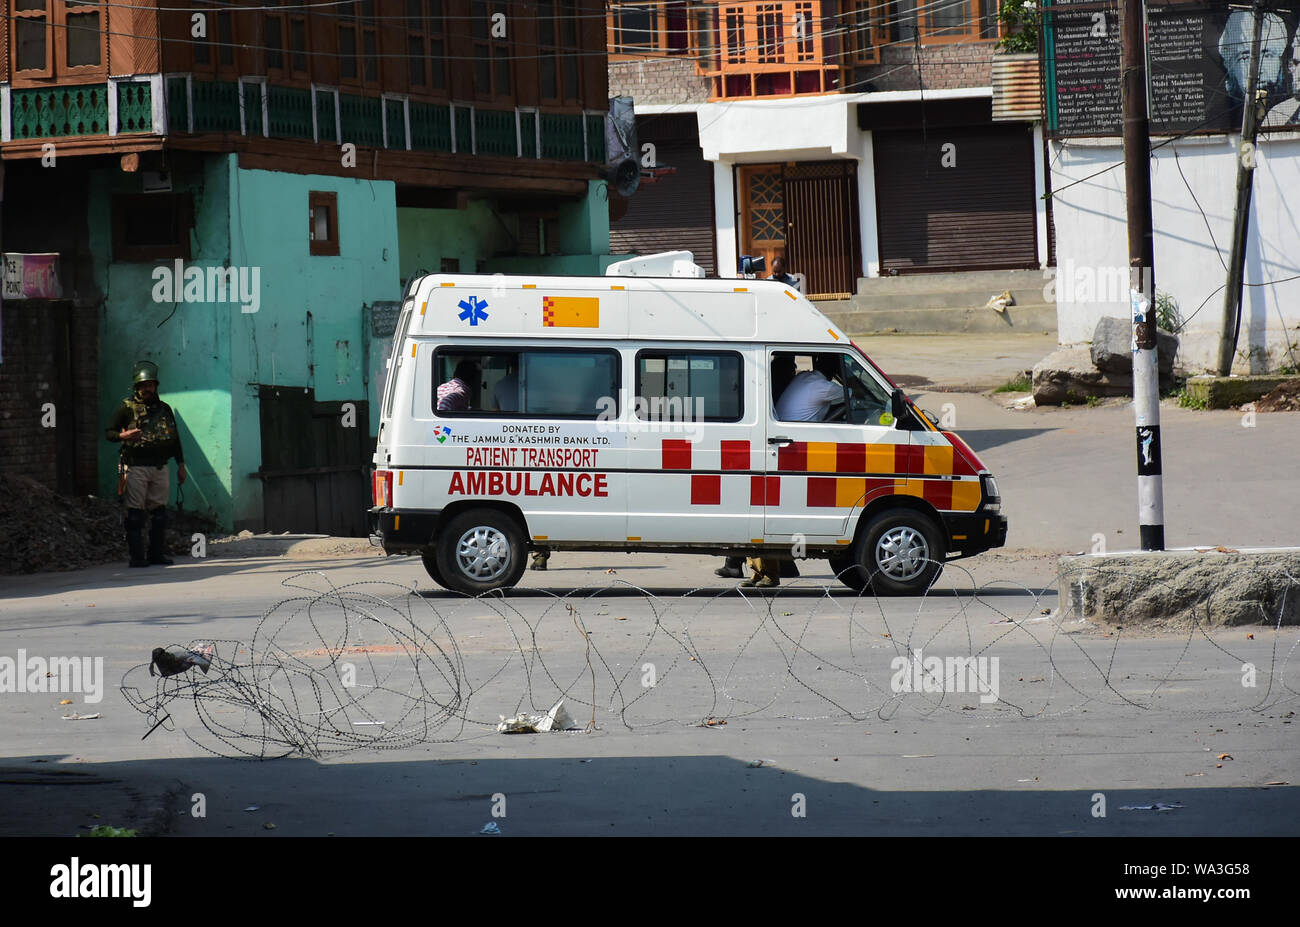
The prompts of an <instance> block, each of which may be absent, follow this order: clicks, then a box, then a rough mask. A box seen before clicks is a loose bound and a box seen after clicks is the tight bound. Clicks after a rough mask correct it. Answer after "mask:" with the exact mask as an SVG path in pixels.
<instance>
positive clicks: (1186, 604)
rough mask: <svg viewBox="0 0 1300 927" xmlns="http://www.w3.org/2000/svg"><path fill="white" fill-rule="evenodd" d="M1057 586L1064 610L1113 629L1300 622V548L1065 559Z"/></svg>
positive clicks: (1170, 552)
mask: <svg viewBox="0 0 1300 927" xmlns="http://www.w3.org/2000/svg"><path fill="white" fill-rule="evenodd" d="M1225 550H1226V548H1225ZM1057 582H1058V587H1059V590H1060V596H1061V608H1062V610H1063V613H1065V612H1066V611H1067V610H1068V612H1070V613H1073V615H1074V616H1075V617H1079V618H1089V619H1099V620H1102V621H1106V622H1109V623H1111V624H1118V625H1129V624H1142V625H1156V626H1176V627H1185V626H1187V625H1189V624H1193V623H1196V624H1200V625H1202V626H1208V627H1231V626H1236V625H1251V624H1255V625H1276V624H1278V622H1279V621H1280V622H1281V623H1282V624H1284V625H1296V624H1300V551H1297V552H1283V553H1246V554H1243V553H1238V552H1235V551H1233V552H1226V553H1221V552H1220V551H1219V550H1218V549H1212V550H1209V551H1206V552H1204V553H1201V552H1192V551H1168V552H1161V553H1143V554H1123V555H1110V556H1083V557H1062V558H1061V561H1060V568H1059V572H1058V578H1057Z"/></svg>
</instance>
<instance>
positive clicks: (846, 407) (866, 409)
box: [772, 352, 893, 425]
mask: <svg viewBox="0 0 1300 927" xmlns="http://www.w3.org/2000/svg"><path fill="white" fill-rule="evenodd" d="M787 359H788V360H787ZM778 363H784V364H785V365H786V366H785V368H784V369H787V370H788V369H789V364H791V363H793V364H794V366H795V367H796V368H797V369H798V370H799V372H798V373H795V374H794V375H793V378H792V379H790V380H789V386H787V387H785V389H784V390H782V391H779V392H778V386H779V385H780V383H781V382H782V380H781V377H782V376H783V375H784V374H779V373H778V371H777V364H778ZM772 384H773V397H774V399H775V405H774V409H773V417H774V418H776V419H777V420H779V421H783V422H848V423H850V424H854V425H863V424H870V425H889V424H891V423H892V422H893V417H892V416H891V415H889V414H888V413H889V409H890V398H889V394H888V393H887V392H886V391H885V390H884V389H883V388H882V387H881V386H880V384H878V383H877V382H876V381H875V379H874V378H872V377H871V376H870V375H869V374H868V373H867V371H866V370H865V369H864V368H863V367H862V366H861V365H860V364H859V363H858V362H857V361H856V360H855V359H854V358H853V357H851V356H849V355H847V354H841V353H838V352H825V353H820V354H803V355H793V354H774V355H773V359H772Z"/></svg>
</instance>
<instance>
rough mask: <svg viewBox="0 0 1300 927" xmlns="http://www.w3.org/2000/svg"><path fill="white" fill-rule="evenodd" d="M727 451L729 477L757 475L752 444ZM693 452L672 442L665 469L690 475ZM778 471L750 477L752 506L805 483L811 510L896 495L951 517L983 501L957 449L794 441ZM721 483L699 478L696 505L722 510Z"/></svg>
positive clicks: (666, 446) (777, 499)
mask: <svg viewBox="0 0 1300 927" xmlns="http://www.w3.org/2000/svg"><path fill="white" fill-rule="evenodd" d="M720 452H721V469H722V470H723V471H726V470H751V469H758V467H751V466H750V442H748V441H723V442H722V446H721V448H720ZM694 453H695V451H694V449H693V446H692V444H691V442H690V441H685V440H681V439H667V438H665V439H664V440H663V441H662V442H661V449H660V454H661V460H660V465H661V467H662V469H663V470H665V471H674V470H677V471H689V470H691V469H692V465H693V462H694ZM705 453H709V452H708V451H706V452H705ZM972 456H973V455H972ZM777 470H778V471H780V474H779V475H775V476H757V475H753V474H750V477H749V484H750V489H749V502H750V505H780V504H781V484H782V483H783V482H785V481H787V480H792V479H796V478H798V477H803V476H806V481H807V501H806V504H807V506H808V507H809V508H852V507H854V506H859V505H864V504H866V503H867V502H870V501H871V500H872V499H874V498H876V497H877V496H881V495H891V494H896V495H909V496H916V497H918V498H921V499H924V500H925V501H926V502H929V503H930V504H931V505H933V506H934V507H935V508H936V509H938V510H940V511H944V512H952V511H957V512H973V511H975V509H977V508H978V507H979V504H980V498H981V491H980V481H979V479H978V473H977V472H976V471H975V469H974V468H973V467H972V466H971V465H970V464H969V463H968V462H967V459H966V457H965V455H963V454H956V453H954V452H953V448H952V446H951V445H940V446H929V445H909V444H836V443H833V442H795V443H792V444H788V445H786V446H784V447H781V448H780V449H778V451H777ZM822 473H825V474H828V475H826V476H820V475H818V474H822ZM839 474H853V475H852V476H848V475H844V476H841V475H839ZM864 474H872V475H870V476H866V475H864ZM722 476H723V474H717V473H692V474H691V504H692V505H720V504H721V502H722ZM958 477H967V479H958Z"/></svg>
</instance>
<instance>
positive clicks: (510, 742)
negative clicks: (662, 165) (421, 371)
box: [0, 394, 1300, 836]
mask: <svg viewBox="0 0 1300 927" xmlns="http://www.w3.org/2000/svg"><path fill="white" fill-rule="evenodd" d="M943 403H952V410H951V412H952V414H953V415H954V416H955V418H956V422H955V427H956V429H957V430H958V431H959V432H960V433H961V434H962V435H963V436H964V437H966V438H967V439H968V440H969V441H970V443H971V444H972V445H973V446H974V447H975V449H976V450H977V451H978V452H979V453H981V454H982V455H983V456H984V459H985V461H986V463H988V464H989V466H990V467H991V468H992V469H993V470H994V472H995V473H996V474H997V476H998V478H999V482H1000V484H1001V486H1002V492H1003V495H1004V498H1005V500H1006V503H1005V504H1006V510H1007V512H1008V515H1009V517H1010V519H1011V536H1010V539H1009V549H1008V550H1006V551H1000V552H992V553H989V554H986V555H982V556H980V557H977V558H973V559H971V560H967V561H962V562H960V563H958V564H952V565H950V566H949V568H948V569H947V571H946V572H945V574H944V576H943V578H942V580H941V582H940V585H939V587H937V588H936V589H935V590H934V591H932V593H931V594H930V595H928V596H927V597H925V598H924V599H897V600H876V599H873V598H870V597H866V598H858V597H856V596H854V595H853V594H852V593H850V592H849V591H848V590H846V589H844V588H843V587H841V586H839V585H838V584H837V583H836V582H835V580H834V579H833V578H832V577H831V575H830V573H829V570H828V568H827V567H826V566H825V565H824V564H822V563H819V562H805V563H804V565H803V573H804V575H803V578H802V579H801V580H800V581H798V582H797V583H793V584H786V585H784V586H782V587H781V589H780V590H779V592H778V593H777V594H775V595H771V596H764V595H753V594H743V595H742V594H740V593H737V592H735V591H732V590H726V589H725V588H724V587H723V586H722V585H721V581H719V580H718V579H717V578H716V577H714V576H713V575H712V573H711V570H712V568H713V567H714V566H715V565H716V564H715V563H714V562H713V561H711V560H705V559H702V558H694V557H666V556H649V555H640V556H636V555H613V556H611V555H594V554H567V555H556V556H555V557H553V558H552V561H551V563H552V569H551V570H549V571H548V572H546V573H532V572H530V573H528V574H526V576H525V580H524V582H523V584H522V585H521V587H520V588H519V589H518V590H517V591H516V592H514V593H512V594H510V595H508V596H506V597H505V598H495V599H488V600H479V601H468V600H463V599H458V598H456V597H453V596H450V595H448V594H445V593H442V592H440V591H436V590H435V589H434V587H433V585H432V583H431V582H430V581H429V580H428V579H427V577H426V576H425V575H424V573H423V570H422V569H421V567H420V565H419V562H418V560H415V559H412V558H393V559H389V560H384V559H380V558H358V557H351V558H346V557H344V558H331V559H327V560H320V561H291V560H287V559H277V558H260V559H246V560H233V559H215V558H214V559H208V560H202V561H191V562H186V563H184V564H178V565H177V566H175V567H172V568H167V569H165V570H164V569H150V570H148V571H140V570H127V569H125V568H121V567H114V566H109V567H100V568H95V569H91V570H85V571H81V572H78V573H59V574H44V575H40V576H27V577H5V578H4V579H3V589H4V592H3V595H4V598H3V601H0V640H3V642H4V644H3V646H2V647H0V658H3V657H16V655H17V651H18V650H19V649H23V650H25V651H26V653H27V654H28V655H41V656H46V657H54V656H74V655H78V656H90V657H96V656H98V657H102V658H103V677H104V679H103V698H102V701H99V702H94V703H91V702H87V701H86V699H85V696H84V695H83V694H70V695H64V694H62V693H49V692H47V693H34V692H25V693H23V692H6V693H3V694H0V700H2V702H0V704H3V705H4V707H5V710H4V711H3V712H0V744H3V754H4V755H3V757H0V780H3V782H4V784H3V785H0V834H6V835H16V834H33V833H40V834H73V833H78V832H79V831H81V830H82V829H83V828H85V827H88V826H93V825H95V824H112V825H117V826H132V827H139V828H142V829H144V830H145V831H148V832H160V833H171V834H180V835H254V834H256V835H263V836H280V835H326V834H335V835H338V836H346V835H362V834H368V835H423V834H437V835H471V834H475V833H478V832H479V830H480V829H481V828H482V827H483V826H484V825H485V824H488V823H495V824H497V825H498V827H499V829H500V831H501V833H503V834H505V835H517V836H522V835H540V834H577V835H606V834H618V835H629V834H679V835H686V834H726V835H741V834H772V835H781V834H786V835H811V834H823V835H824V834H838V835H860V834H871V835H903V834H912V835H940V834H944V835H948V834H965V835H986V836H987V835H990V834H997V835H1028V834H1034V835H1047V836H1054V835H1109V836H1129V835H1135V836H1136V835H1166V836H1185V835H1200V836H1208V835H1218V836H1226V835H1266V834H1272V835H1281V834H1290V835H1294V834H1296V833H1300V797H1298V796H1300V790H1297V788H1296V786H1295V785H1294V784H1291V783H1292V782H1294V781H1295V780H1296V776H1297V772H1298V771H1300V738H1297V736H1296V734H1297V732H1296V723H1295V720H1294V713H1295V709H1296V703H1297V698H1296V695H1297V691H1298V690H1300V676H1298V669H1297V666H1296V662H1297V660H1298V659H1300V647H1297V643H1298V639H1300V631H1298V630H1297V629H1296V628H1294V627H1292V628H1283V629H1280V630H1273V629H1269V628H1251V629H1241V628H1238V629H1230V630H1225V631H1220V632H1214V633H1210V634H1202V633H1200V632H1198V631H1192V630H1188V631H1184V632H1170V631H1164V632H1160V633H1154V632H1143V631H1142V630H1141V629H1134V628H1124V629H1122V630H1119V631H1116V630H1114V629H1108V628H1097V627H1093V626H1090V625H1088V624H1085V623H1082V622H1079V621H1077V620H1075V618H1074V616H1072V615H1070V614H1068V611H1067V612H1065V613H1062V612H1061V610H1060V609H1058V603H1057V597H1056V593H1055V583H1054V566H1055V559H1054V558H1055V555H1056V554H1058V553H1062V552H1073V551H1076V550H1087V549H1089V548H1090V547H1091V546H1092V545H1093V543H1094V535H1096V534H1101V535H1103V536H1104V538H1105V539H1106V542H1107V544H1108V546H1109V547H1110V548H1111V549H1120V548H1122V547H1125V546H1132V544H1131V542H1129V541H1128V539H1130V538H1132V539H1134V540H1135V539H1136V523H1135V522H1136V499H1135V496H1136V493H1135V488H1136V480H1135V478H1134V476H1133V471H1134V465H1133V459H1132V458H1133V455H1134V438H1133V422H1132V414H1131V410H1129V409H1127V408H1124V407H1122V406H1114V407H1102V408H1096V409H1066V410H1036V411H1031V412H1012V411H1008V410H1006V409H1003V408H1001V407H1000V405H999V404H998V403H997V402H996V401H994V400H990V399H987V398H985V397H981V396H974V395H967V394H933V395H931V396H928V397H924V401H923V404H925V405H931V406H933V407H934V409H935V411H936V412H941V411H942V410H941V408H940V406H941V405H942V404H943ZM1164 437H1165V445H1166V450H1165V470H1166V510H1167V512H1168V513H1169V518H1168V521H1169V531H1168V538H1169V543H1170V546H1190V545H1195V544H1228V545H1231V546H1277V545H1285V544H1293V543H1294V538H1295V528H1294V513H1295V512H1296V511H1298V510H1300V506H1297V505H1296V500H1295V496H1296V489H1295V486H1294V482H1293V479H1292V474H1291V473H1290V472H1289V467H1288V466H1285V465H1283V464H1282V463H1281V462H1283V461H1286V460H1289V459H1290V458H1291V457H1292V456H1293V452H1292V450H1291V449H1293V448H1294V447H1295V446H1296V445H1297V439H1300V416H1294V415H1275V416H1266V415H1260V416H1259V417H1258V419H1257V421H1256V423H1255V425H1254V427H1253V428H1243V427H1242V425H1241V415H1240V414H1239V413H1190V412H1184V411H1181V410H1168V411H1167V414H1166V418H1165V436H1164ZM610 570H612V571H614V572H607V571H610ZM304 571H307V572H305V573H304ZM295 577H296V578H295ZM358 584H360V585H358ZM413 584H414V589H412V586H413ZM584 632H585V635H584ZM201 640H214V641H216V642H217V652H218V656H219V658H220V659H219V661H218V664H217V666H216V667H215V668H214V671H213V672H212V673H211V674H209V675H208V676H203V675H201V674H199V673H198V672H197V671H194V670H190V671H188V672H187V673H185V674H183V676H181V677H176V678H174V679H172V680H168V681H167V682H166V683H164V684H162V687H161V688H159V681H158V680H156V679H153V678H150V677H149V676H148V674H147V673H146V672H145V670H144V668H143V667H144V664H146V663H147V662H148V660H149V654H150V652H151V650H152V649H153V648H154V647H158V646H165V645H167V644H172V643H177V644H188V643H190V642H192V641H201ZM329 651H337V652H338V656H337V657H336V658H334V660H333V662H331V658H330V657H329V656H327V652H329ZM916 651H920V654H921V655H920V657H919V658H918V657H914V653H915V652H916ZM936 657H937V658H939V659H940V660H948V661H950V662H951V661H952V660H953V659H954V658H958V657H961V658H968V657H974V658H978V659H982V660H983V661H984V662H983V663H979V664H976V669H975V671H974V672H973V674H972V673H971V672H966V673H965V675H962V674H961V673H957V674H956V675H954V676H953V677H952V680H951V681H950V682H949V683H948V685H947V687H948V689H949V691H948V692H932V691H926V679H927V677H926V676H925V675H924V673H923V672H922V671H923V670H924V669H926V668H927V667H926V665H925V664H924V663H923V664H922V666H921V668H920V669H916V670H914V669H913V668H912V664H911V662H910V661H911V660H913V659H919V660H925V659H926V658H936ZM896 661H898V662H896ZM994 661H996V662H994ZM250 663H255V664H256V665H255V666H250V665H249V664H250ZM345 663H346V664H350V665H351V669H350V670H349V669H346V668H345V667H344V666H343V664H345ZM228 664H235V665H236V666H238V667H239V669H236V670H231V669H230V668H229V665H228ZM1243 664H1250V665H1251V666H1253V667H1254V670H1255V675H1254V678H1253V679H1251V680H1250V681H1251V682H1253V683H1254V685H1244V684H1243V681H1244V674H1243ZM345 673H346V674H351V677H352V678H350V679H349V680H347V681H345V680H344V674H345ZM124 678H125V683H126V685H127V687H128V690H131V691H132V692H133V693H134V694H135V695H136V696H138V697H139V698H141V699H144V700H150V699H154V698H156V696H157V694H158V693H160V692H161V693H164V694H166V693H170V694H171V695H172V696H174V697H172V698H170V699H169V700H166V701H165V702H164V703H163V704H162V705H161V708H162V711H161V713H160V714H159V715H158V717H162V718H164V720H165V723H164V724H163V725H162V726H160V727H159V728H158V729H156V730H154V731H153V733H151V734H149V736H148V737H147V738H145V739H143V740H142V739H141V738H142V737H143V736H144V735H145V734H146V732H148V731H149V729H150V727H151V725H152V720H153V719H152V718H149V717H146V715H145V714H142V713H140V712H139V711H138V710H137V709H136V707H134V706H133V705H132V704H131V702H130V701H129V700H128V698H127V697H126V696H125V695H124V694H123V692H122V691H120V690H119V686H120V685H122V683H123V680H124ZM963 679H964V680H965V684H964V688H965V691H952V690H953V689H961V688H963V684H962V683H961V682H960V680H963ZM349 682H350V683H352V684H348V683H349ZM918 684H919V685H918ZM593 686H594V696H593ZM917 688H919V689H920V691H910V690H912V689H917ZM561 697H563V698H564V699H565V707H566V709H567V710H568V711H569V712H570V713H571V715H572V717H573V718H574V720H575V722H576V724H577V725H578V727H579V728H582V729H583V730H579V731H576V732H571V733H560V732H551V733H543V734H519V735H506V734H500V733H497V732H496V730H495V727H496V724H497V722H498V720H499V718H500V716H507V717H511V716H515V715H516V714H518V713H519V712H521V711H525V712H545V711H546V710H547V709H549V708H550V707H551V706H552V705H553V704H555V702H556V701H558V700H559V699H560V698H561ZM64 698H70V699H71V700H72V701H71V704H68V705H61V704H60V701H61V700H62V699H64ZM70 713H78V714H88V713H98V714H99V718H97V719H93V720H64V719H63V716H64V715H66V714H70ZM593 720H594V729H591V730H587V729H586V728H588V726H589V725H590V724H591V722H593ZM709 720H713V721H715V722H716V721H721V720H725V722H726V723H725V724H717V723H714V724H709V723H707V722H708V721H709ZM375 722H382V723H375ZM286 752H288V753H293V754H295V755H293V756H290V757H288V758H283V759H270V760H266V761H264V762H248V761H247V760H246V759H238V758H237V757H241V756H243V757H246V756H248V755H249V754H252V755H255V756H257V755H263V754H266V755H275V754H281V753H286ZM1276 783H1286V784H1284V785H1278V784H1276ZM1157 802H1159V803H1163V804H1164V805H1166V806H1169V807H1168V810H1155V809H1154V808H1153V809H1152V810H1140V809H1144V808H1146V807H1147V806H1153V805H1155V803H1157ZM246 809H254V810H246ZM1126 809H1134V810H1126ZM197 811H201V812H202V814H196V812H197ZM1103 812H1104V813H1103ZM267 825H274V826H273V827H268V826H267Z"/></svg>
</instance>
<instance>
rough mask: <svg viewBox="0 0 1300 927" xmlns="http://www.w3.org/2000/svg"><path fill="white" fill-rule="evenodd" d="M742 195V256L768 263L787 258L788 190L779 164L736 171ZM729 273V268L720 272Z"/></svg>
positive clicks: (745, 167)
mask: <svg viewBox="0 0 1300 927" xmlns="http://www.w3.org/2000/svg"><path fill="white" fill-rule="evenodd" d="M737 186H738V188H739V193H740V253H741V254H742V255H744V254H748V255H751V256H752V257H758V256H760V255H761V256H763V257H764V258H766V259H767V267H768V270H767V271H765V272H764V273H763V275H762V276H764V277H766V276H767V274H768V273H770V272H771V269H772V261H773V259H774V258H776V257H778V256H781V257H784V256H785V187H784V183H783V181H782V166H781V165H780V164H754V165H746V166H744V167H741V168H739V169H738V171H737ZM718 270H719V272H720V273H724V274H725V273H730V272H731V269H730V268H725V267H720V268H718Z"/></svg>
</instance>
